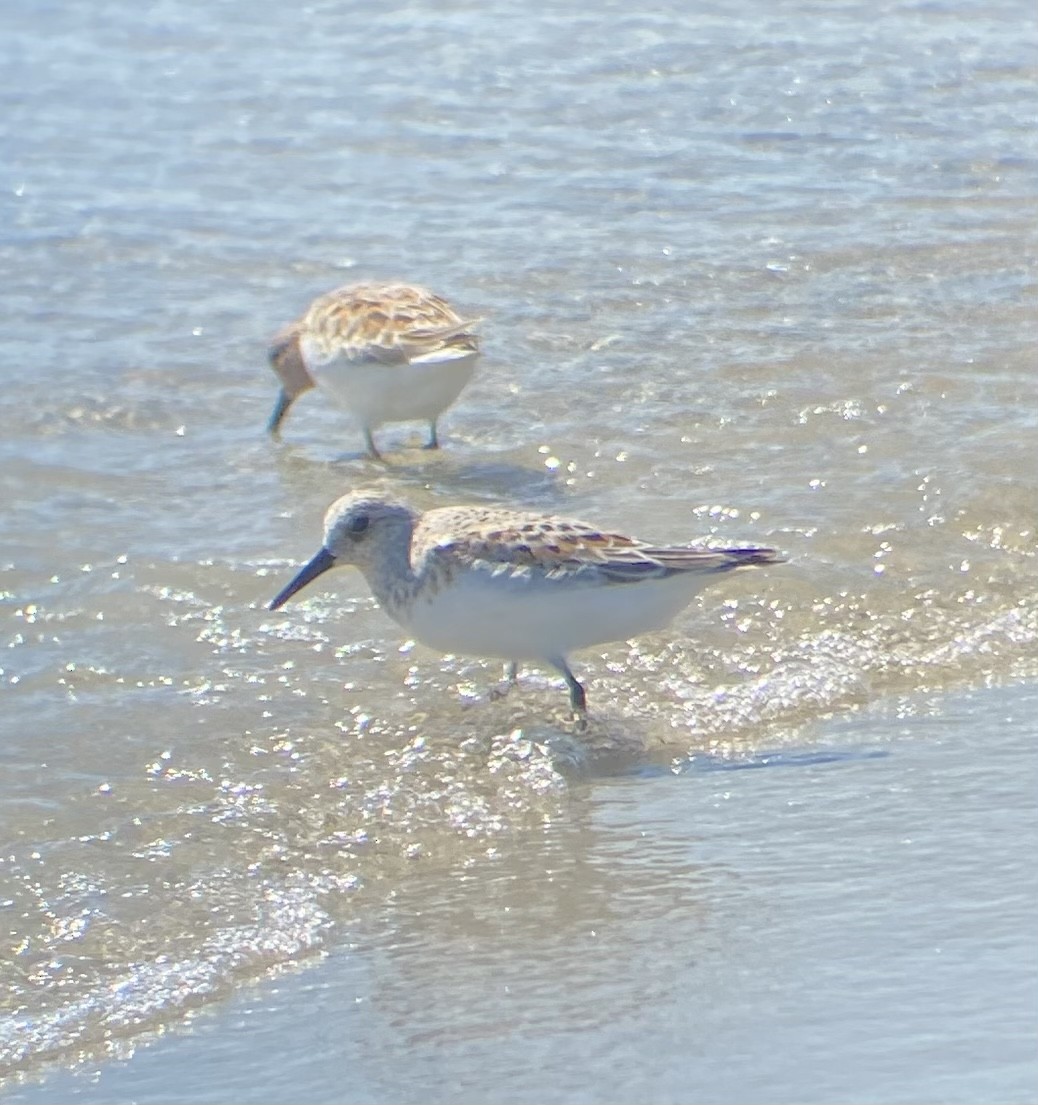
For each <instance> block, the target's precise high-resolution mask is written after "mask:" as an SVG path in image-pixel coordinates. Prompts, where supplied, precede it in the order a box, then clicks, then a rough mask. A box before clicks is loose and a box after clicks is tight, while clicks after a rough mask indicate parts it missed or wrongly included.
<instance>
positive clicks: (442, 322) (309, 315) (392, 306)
mask: <svg viewBox="0 0 1038 1105" xmlns="http://www.w3.org/2000/svg"><path fill="white" fill-rule="evenodd" d="M473 325H474V320H465V319H463V318H462V317H461V316H460V315H459V314H458V313H457V312H456V311H455V310H454V308H453V307H451V305H450V304H449V303H447V301H446V300H444V299H441V298H440V297H439V296H438V295H434V294H433V293H432V292H429V291H426V290H425V289H424V288H419V287H416V286H414V285H412V284H347V285H346V286H345V287H342V288H336V289H335V290H334V291H331V292H327V293H326V294H325V295H321V296H318V297H317V299H315V300H314V301H313V303H311V304H310V306H309V307H308V308H307V310H306V312H305V313H304V314H303V316H302V318H299V319H297V320H296V321H295V322H290V323H289V324H288V325H287V326H284V327H282V329H281V330H279V331H278V333H277V334H275V335H274V337H273V339H272V340H271V344H270V350H269V356H270V363H271V366H272V367H273V369H274V371H275V372H276V373H277V375H278V378H279V379H280V381H281V391H280V393H279V394H278V399H277V403H276V404H275V405H274V411H273V413H272V414H271V416H270V421H269V422H268V423H267V429H268V430H269V431H270V433H271V434H273V435H275V436H277V434H278V432H279V430H280V427H281V422H282V420H283V419H284V417H285V415H286V414H287V413H288V409H289V407H290V406H291V405H292V403H293V401H294V400H295V399H296V398H297V397H298V396H299V395H301V394H302V393H303V392H304V391H308V390H309V389H310V388H312V387H314V386H317V387H318V388H320V389H323V390H326V391H327V393H328V394H329V395H330V396H331V397H332V398H333V399H334V400H335V401H336V403H338V404H339V406H341V407H343V408H344V409H345V410H346V411H347V412H348V413H349V414H350V415H352V416H353V418H354V419H355V420H356V421H357V423H358V424H359V426H360V429H361V431H362V433H363V434H364V443H365V444H366V445H367V447H368V452H369V453H370V454H371V455H372V456H373V457H376V458H377V457H378V456H379V452H378V450H377V449H376V448H375V443H374V441H373V440H372V437H371V432H372V430H374V429H376V428H377V427H378V426H380V425H382V423H384V422H405V421H408V420H410V419H420V420H422V421H424V422H428V423H429V441H428V443H427V445H426V448H428V449H435V448H436V447H437V446H438V445H439V441H438V440H437V436H436V420H437V418H439V416H440V415H441V414H442V413H443V412H444V411H445V410H446V409H447V408H448V407H449V406H450V405H451V403H453V402H454V400H455V399H457V398H458V396H459V395H460V394H461V391H462V389H463V388H464V387H465V385H466V384H467V383H468V382H469V380H471V379H472V373H473V372H474V371H475V367H476V359H477V357H478V356H479V341H478V339H477V338H476V336H475V334H473V333H472V332H471V329H470V328H471V327H472V326H473Z"/></svg>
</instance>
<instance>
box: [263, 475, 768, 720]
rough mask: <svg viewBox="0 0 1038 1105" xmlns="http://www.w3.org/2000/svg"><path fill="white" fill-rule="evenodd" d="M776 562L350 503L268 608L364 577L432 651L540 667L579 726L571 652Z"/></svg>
mask: <svg viewBox="0 0 1038 1105" xmlns="http://www.w3.org/2000/svg"><path fill="white" fill-rule="evenodd" d="M784 559H785V558H784V557H783V556H782V554H781V553H778V552H776V551H775V550H774V549H766V548H732V549H713V548H696V547H689V546H686V545H651V544H648V543H646V542H643V541H638V540H636V539H635V538H633V537H624V536H622V535H620V534H616V533H603V532H602V531H600V530H598V529H596V528H595V527H594V526H590V525H588V524H587V523H585V522H577V521H573V520H571V519H568V518H557V517H551V516H546V515H539V514H527V513H522V512H517V511H512V510H503V509H496V508H492V507H478V506H472V507H446V508H441V509H438V510H430V511H428V512H427V513H425V514H421V513H419V512H418V511H416V510H414V509H412V508H411V507H410V506H408V505H407V503H404V502H401V501H399V500H396V499H391V498H384V497H382V496H379V495H375V494H373V493H370V492H364V491H355V492H351V493H350V494H348V495H344V496H343V497H342V498H341V499H339V500H337V501H336V502H334V503H332V505H331V506H330V507H329V508H328V512H327V514H326V515H325V519H324V544H323V545H322V547H321V549H320V551H319V552H318V553H317V555H316V556H315V557H314V558H313V559H312V560H311V561H310V562H309V563H308V564H307V565H306V566H305V567H304V568H303V569H302V570H301V571H300V572H299V573H298V574H297V575H296V577H295V578H294V579H293V580H292V582H291V583H289V584H288V585H287V586H286V587H285V588H284V589H283V590H282V591H281V592H280V593H279V594H278V595H277V597H276V598H275V599H274V600H273V601H272V602H271V603H270V609H271V610H277V609H278V608H279V607H280V606H283V605H284V604H285V603H286V602H287V601H288V600H289V599H290V598H291V597H292V596H293V595H294V594H295V593H296V592H297V591H299V590H301V589H302V588H303V587H305V586H306V585H307V584H308V583H311V582H313V580H315V579H317V577H318V576H320V575H322V574H323V573H324V572H326V571H327V570H328V569H329V568H334V567H336V566H338V565H347V564H352V565H355V566H356V567H357V568H359V569H360V570H361V572H363V574H364V577H365V579H366V580H367V582H368V586H369V587H370V588H371V590H372V592H373V593H374V595H375V598H376V599H378V601H379V603H380V604H381V606H382V608H383V610H385V612H386V613H387V614H388V615H389V616H390V617H391V618H392V619H393V620H394V621H395V622H397V623H398V624H399V625H401V626H403V628H404V629H405V630H407V632H408V633H409V634H410V635H411V636H413V637H414V638H415V639H416V640H418V641H421V642H422V643H423V644H425V645H429V646H430V647H432V648H435V649H439V650H440V651H441V652H452V653H462V654H467V655H474V656H492V657H498V658H501V659H503V660H506V661H508V662H509V663H508V673H509V678H510V679H511V680H512V681H514V679H515V675H516V663H517V661H520V660H532V661H539V662H540V663H542V664H545V665H549V666H551V667H553V668H555V670H556V671H558V672H560V673H561V674H562V677H563V678H564V679H565V680H566V684H567V685H568V687H569V694H570V703H571V705H572V707H573V709H574V710H575V711H576V712H577V713H580V714H582V713H583V712H584V710H585V708H586V697H585V694H584V688H583V687H582V686H581V685H580V683H579V682H578V681H577V679H576V677H575V676H574V674H573V672H572V671H571V670H570V666H569V662H568V660H567V656H568V655H569V653H571V652H573V651H575V650H576V649H581V648H587V647H589V646H591V645H599V644H604V643H606V642H607V641H623V640H628V639H629V638H631V637H637V636H639V635H640V634H642V633H648V632H650V631H652V630H656V629H662V628H663V627H664V626H665V625H667V624H668V623H669V622H670V621H671V619H672V618H673V617H674V616H675V615H676V614H677V613H678V612H679V611H681V610H682V609H684V607H685V606H687V605H688V603H689V602H690V601H691V600H692V597H693V596H694V595H695V594H696V593H697V592H698V591H700V590H701V589H702V588H704V587H706V586H707V585H708V584H709V583H711V582H713V581H715V580H716V579H718V578H719V577H720V576H722V575H724V574H726V573H727V572H730V571H733V570H735V569H738V568H746V567H752V566H756V565H764V564H776V563H781V562H782V561H783V560H784Z"/></svg>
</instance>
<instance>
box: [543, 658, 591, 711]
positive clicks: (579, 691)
mask: <svg viewBox="0 0 1038 1105" xmlns="http://www.w3.org/2000/svg"><path fill="white" fill-rule="evenodd" d="M548 663H549V664H551V666H552V667H553V668H555V670H556V671H558V672H559V673H560V674H561V675H562V678H563V679H565V680H566V686H567V687H569V704H570V705H571V706H572V707H573V709H574V711H575V712H576V713H578V714H586V713H587V695H586V694H585V693H584V688H583V687H582V686H581V685H580V683H579V682H578V681H577V677H576V676H575V675H574V674H573V672H571V671H570V670H569V664H567V663H566V660H565V657H563V656H551V657H549V658H548Z"/></svg>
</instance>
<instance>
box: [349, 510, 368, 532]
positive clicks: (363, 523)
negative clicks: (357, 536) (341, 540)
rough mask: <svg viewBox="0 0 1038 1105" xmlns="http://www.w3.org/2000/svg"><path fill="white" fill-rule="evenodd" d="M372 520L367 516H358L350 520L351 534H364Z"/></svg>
mask: <svg viewBox="0 0 1038 1105" xmlns="http://www.w3.org/2000/svg"><path fill="white" fill-rule="evenodd" d="M370 521H371V519H370V518H369V517H368V516H367V515H366V514H358V515H357V517H356V518H351V519H350V527H349V528H350V533H363V532H364V531H365V530H366V529H367V528H368V522H370Z"/></svg>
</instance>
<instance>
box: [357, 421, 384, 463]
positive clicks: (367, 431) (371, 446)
mask: <svg viewBox="0 0 1038 1105" xmlns="http://www.w3.org/2000/svg"><path fill="white" fill-rule="evenodd" d="M361 429H362V430H363V431H364V444H365V445H366V446H367V447H368V453H369V454H370V455H371V459H372V460H381V459H382V454H381V453H380V452H379V451H378V449H376V448H375V439H374V438H373V437H372V436H371V427H370V426H362V427H361Z"/></svg>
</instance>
